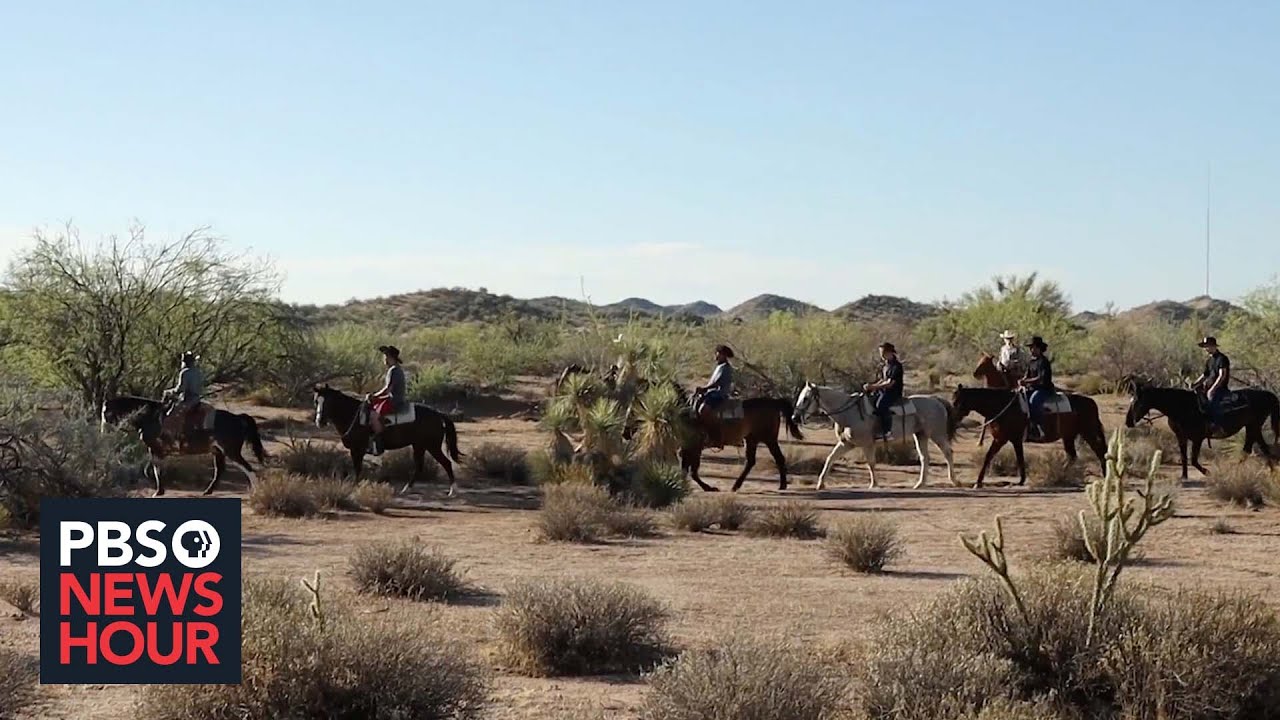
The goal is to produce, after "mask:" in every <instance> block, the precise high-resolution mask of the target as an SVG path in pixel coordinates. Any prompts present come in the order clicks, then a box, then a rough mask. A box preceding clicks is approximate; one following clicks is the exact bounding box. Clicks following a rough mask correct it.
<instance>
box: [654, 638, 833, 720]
mask: <svg viewBox="0 0 1280 720" xmlns="http://www.w3.org/2000/svg"><path fill="white" fill-rule="evenodd" d="M651 685H652V691H651V692H650V693H649V696H648V697H647V698H646V700H645V704H644V708H643V710H642V711H641V718H643V720H707V719H709V718H726V719H727V718H746V719H750V720H766V719H767V720H828V719H830V718H835V717H838V716H839V714H840V713H841V712H842V711H844V710H845V709H846V705H847V700H848V698H847V691H848V688H847V685H848V682H847V681H846V680H845V679H843V677H842V676H841V675H840V674H839V673H834V672H832V669H831V668H829V667H827V666H826V664H825V663H824V662H822V661H821V660H820V659H819V658H816V657H814V655H813V654H812V653H811V652H808V651H806V650H805V649H804V648H803V647H801V646H799V645H796V644H794V643H791V642H787V641H783V640H775V639H771V640H748V639H744V638H740V637H736V636H735V637H733V638H731V639H729V640H728V642H727V643H723V644H718V645H717V646H716V647H713V648H705V649H699V650H691V651H688V652H685V653H682V654H681V655H680V657H679V658H677V659H676V660H675V661H674V662H671V663H669V664H667V665H664V666H663V667H661V668H659V669H658V670H657V671H655V672H654V673H653V675H652V676H651Z"/></svg>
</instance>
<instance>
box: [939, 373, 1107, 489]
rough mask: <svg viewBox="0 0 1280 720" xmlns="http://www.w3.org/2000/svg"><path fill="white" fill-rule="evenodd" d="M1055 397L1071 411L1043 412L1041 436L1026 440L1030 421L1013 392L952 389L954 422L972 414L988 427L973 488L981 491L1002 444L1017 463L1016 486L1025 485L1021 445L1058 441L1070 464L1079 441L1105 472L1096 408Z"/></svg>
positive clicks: (1079, 398)
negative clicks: (986, 445) (988, 441)
mask: <svg viewBox="0 0 1280 720" xmlns="http://www.w3.org/2000/svg"><path fill="white" fill-rule="evenodd" d="M1059 394H1060V395H1061V396H1062V397H1065V398H1066V399H1067V402H1068V404H1069V406H1070V408H1071V410H1070V411H1069V412H1060V413H1051V412H1049V410H1048V408H1046V413H1045V422H1044V436H1043V437H1041V438H1039V439H1037V440H1027V439H1026V436H1027V428H1028V426H1029V424H1030V418H1028V417H1027V414H1026V413H1025V412H1023V410H1022V408H1021V407H1020V403H1019V394H1018V393H1017V392H1015V391H1013V390H1006V389H1003V388H967V387H965V386H963V385H961V386H959V387H957V388H956V391H955V394H954V395H952V397H951V404H952V405H953V406H954V407H955V409H956V415H957V417H956V420H957V421H959V420H961V419H963V418H964V417H965V416H967V415H968V414H969V413H971V412H976V413H978V414H979V415H981V416H982V417H983V419H985V420H986V422H985V423H983V426H984V427H986V426H990V427H991V447H990V448H988V449H987V455H986V458H984V459H983V461H982V469H981V470H979V471H978V480H977V482H975V483H974V485H973V486H974V487H975V488H978V487H982V479H983V478H984V477H986V474H987V467H988V466H989V465H991V459H992V458H994V457H995V456H996V453H997V452H1000V448H1002V447H1004V445H1005V443H1012V444H1013V453H1014V455H1015V456H1017V459H1018V484H1019V485H1024V484H1026V482H1027V464H1026V459H1025V457H1024V456H1023V454H1022V445H1023V442H1024V441H1025V442H1034V443H1036V444H1047V443H1052V442H1057V441H1059V440H1061V441H1062V447H1063V449H1064V450H1066V452H1067V457H1069V458H1070V459H1071V460H1072V462H1074V461H1075V460H1076V459H1077V455H1076V438H1082V439H1083V440H1084V441H1085V442H1086V443H1087V444H1088V445H1089V447H1090V448H1091V449H1092V450H1093V452H1094V454H1096V455H1097V456H1098V462H1099V463H1101V464H1102V469H1103V472H1106V466H1107V435H1106V431H1105V430H1103V427H1102V418H1101V416H1100V414H1099V412H1098V404H1097V403H1096V402H1094V401H1093V399H1092V398H1089V397H1086V396H1084V395H1077V394H1076V393H1059ZM1053 401H1054V398H1050V402H1053Z"/></svg>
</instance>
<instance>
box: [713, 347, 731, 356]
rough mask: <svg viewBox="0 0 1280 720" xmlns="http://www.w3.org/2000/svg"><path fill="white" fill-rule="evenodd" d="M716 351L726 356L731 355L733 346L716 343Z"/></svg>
mask: <svg viewBox="0 0 1280 720" xmlns="http://www.w3.org/2000/svg"><path fill="white" fill-rule="evenodd" d="M716 352H718V353H723V354H724V356H725V357H727V358H731V357H733V348H731V347H729V346H728V345H717V346H716Z"/></svg>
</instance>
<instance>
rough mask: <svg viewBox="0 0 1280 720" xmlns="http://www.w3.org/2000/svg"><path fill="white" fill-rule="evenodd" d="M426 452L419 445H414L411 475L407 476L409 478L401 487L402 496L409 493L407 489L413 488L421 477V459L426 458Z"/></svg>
mask: <svg viewBox="0 0 1280 720" xmlns="http://www.w3.org/2000/svg"><path fill="white" fill-rule="evenodd" d="M426 452H427V449H426V448H424V447H423V446H421V445H417V444H415V445H414V446H413V474H411V475H409V478H408V479H407V480H405V481H404V485H403V486H401V488H400V493H401V494H402V495H403V494H404V493H407V492H409V488H411V487H413V484H414V483H415V482H417V481H418V478H420V477H422V471H423V468H422V466H423V464H424V463H423V458H424V457H425V456H426Z"/></svg>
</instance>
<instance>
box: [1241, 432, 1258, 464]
mask: <svg viewBox="0 0 1280 720" xmlns="http://www.w3.org/2000/svg"><path fill="white" fill-rule="evenodd" d="M1261 435H1262V425H1261V424H1259V425H1258V426H1257V427H1252V426H1249V425H1245V426H1244V447H1242V448H1240V449H1241V450H1242V451H1243V452H1244V456H1245V457H1249V456H1250V455H1252V454H1253V444H1254V442H1255V441H1257V440H1258V439H1260V436H1261Z"/></svg>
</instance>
